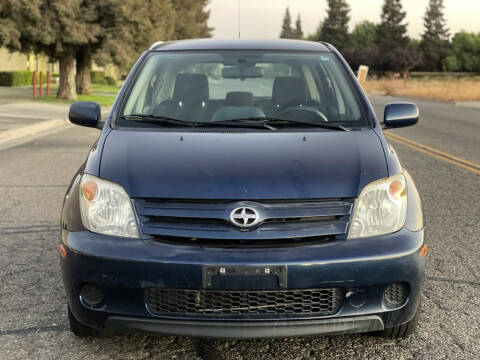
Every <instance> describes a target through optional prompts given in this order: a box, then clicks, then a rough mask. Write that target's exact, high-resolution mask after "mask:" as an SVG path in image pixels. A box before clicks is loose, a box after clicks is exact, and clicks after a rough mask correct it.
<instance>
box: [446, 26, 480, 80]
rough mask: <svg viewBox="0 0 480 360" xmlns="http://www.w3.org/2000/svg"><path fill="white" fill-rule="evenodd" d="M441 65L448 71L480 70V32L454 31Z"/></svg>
mask: <svg viewBox="0 0 480 360" xmlns="http://www.w3.org/2000/svg"><path fill="white" fill-rule="evenodd" d="M443 65H444V66H445V68H446V69H447V70H448V71H467V72H480V34H473V33H467V32H465V31H461V32H459V33H456V34H455V36H454V37H453V39H452V43H451V48H450V50H449V51H448V55H447V57H446V58H445V59H444V61H443Z"/></svg>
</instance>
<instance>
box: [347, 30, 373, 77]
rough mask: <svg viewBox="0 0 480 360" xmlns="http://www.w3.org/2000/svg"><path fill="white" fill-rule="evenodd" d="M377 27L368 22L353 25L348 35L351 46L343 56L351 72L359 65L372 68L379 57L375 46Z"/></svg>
mask: <svg viewBox="0 0 480 360" xmlns="http://www.w3.org/2000/svg"><path fill="white" fill-rule="evenodd" d="M376 35H377V25H375V24H374V23H372V22H370V21H362V22H361V23H358V24H357V25H355V28H354V29H353V32H352V34H351V35H350V38H351V39H350V42H351V46H350V48H349V49H348V50H346V51H344V56H345V58H346V59H347V61H348V63H349V64H350V66H351V67H352V69H353V70H356V69H357V68H358V67H359V66H360V65H367V66H370V67H373V66H375V65H376V61H377V59H378V56H379V49H378V46H377V39H376Z"/></svg>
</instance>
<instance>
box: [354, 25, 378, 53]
mask: <svg viewBox="0 0 480 360" xmlns="http://www.w3.org/2000/svg"><path fill="white" fill-rule="evenodd" d="M376 35H377V25H375V24H374V23H372V22H370V21H366V20H365V21H362V22H361V23H358V24H357V25H355V28H354V29H353V32H352V35H351V40H352V41H351V42H352V47H353V48H355V49H358V50H362V49H365V48H368V47H370V46H372V45H374V44H375V43H376Z"/></svg>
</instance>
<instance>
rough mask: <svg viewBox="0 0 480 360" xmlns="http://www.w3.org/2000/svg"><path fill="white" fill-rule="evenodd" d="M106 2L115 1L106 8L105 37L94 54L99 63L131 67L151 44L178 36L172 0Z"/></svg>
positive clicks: (121, 67) (120, 0)
mask: <svg viewBox="0 0 480 360" xmlns="http://www.w3.org/2000/svg"><path fill="white" fill-rule="evenodd" d="M105 1H106V2H109V3H110V4H111V7H108V8H107V9H105V11H106V12H107V13H108V16H107V17H106V21H105V23H104V25H103V30H104V35H105V38H104V41H103V43H102V44H98V45H101V46H99V47H98V50H97V51H96V52H95V54H94V56H93V58H94V60H95V62H96V63H98V64H99V65H107V64H114V65H116V66H117V67H118V68H119V69H120V70H121V71H124V70H127V69H129V68H130V67H131V66H132V65H133V62H134V61H135V60H136V58H137V57H138V56H139V55H140V54H141V53H142V52H143V51H144V50H145V49H146V48H147V47H148V46H149V45H151V44H152V43H154V42H155V41H160V40H170V39H173V38H174V37H175V25H176V20H177V17H176V13H175V9H174V6H173V4H172V2H171V1H170V0H105ZM185 16H190V15H189V14H188V15H187V14H185ZM159 19H160V20H159ZM190 20H191V21H193V20H192V19H190ZM180 29H181V26H180V25H179V31H180ZM90 66H91V64H90Z"/></svg>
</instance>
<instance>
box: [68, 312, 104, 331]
mask: <svg viewBox="0 0 480 360" xmlns="http://www.w3.org/2000/svg"><path fill="white" fill-rule="evenodd" d="M68 323H69V324H70V331H71V332H72V333H74V334H75V335H76V336H79V337H98V336H100V335H101V331H100V330H97V329H94V328H92V327H90V326H87V325H84V324H82V323H81V322H80V321H78V320H77V319H76V318H75V316H73V314H72V311H71V310H70V307H68Z"/></svg>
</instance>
